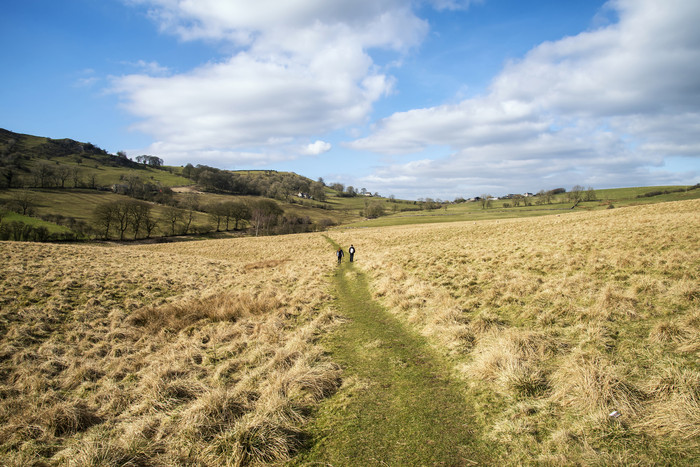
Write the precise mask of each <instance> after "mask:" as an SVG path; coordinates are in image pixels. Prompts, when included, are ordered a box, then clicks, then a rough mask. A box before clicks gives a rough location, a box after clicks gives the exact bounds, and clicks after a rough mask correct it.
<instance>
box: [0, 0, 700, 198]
mask: <svg viewBox="0 0 700 467" xmlns="http://www.w3.org/2000/svg"><path fill="white" fill-rule="evenodd" d="M699 20H700V2H688V1H684V0H664V1H660V0H612V1H609V2H604V1H599V0H589V1H588V0H587V1H575V2H563V1H543V0H540V1H528V0H517V1H515V0H482V1H469V0H414V1H410V0H356V1H353V2H348V1H346V0H288V1H285V2H282V3H280V2H277V1H274V0H258V1H256V2H249V1H244V0H198V1H192V0H64V1H61V2H56V1H51V0H22V1H19V0H16V1H12V0H11V1H8V2H5V3H4V4H3V14H2V15H1V16H0V41H1V44H2V48H1V49H0V50H1V51H0V59H1V60H2V63H3V64H4V66H3V71H2V73H0V85H1V86H0V127H2V128H6V129H8V130H11V131H15V132H19V133H28V134H35V135H40V136H49V137H52V138H64V137H67V138H72V139H76V140H80V141H90V142H92V143H94V144H97V145H98V146H101V147H103V148H105V149H107V150H109V151H111V152H116V151H119V150H125V151H127V153H128V154H130V155H131V156H136V155H140V154H151V155H157V156H159V157H162V158H163V159H164V160H165V162H166V163H167V164H171V165H183V164H185V163H188V162H191V163H193V164H198V163H201V164H208V165H213V166H216V167H221V168H230V169H248V168H265V169H277V170H291V171H295V172H297V173H299V174H302V175H305V176H308V177H310V178H313V179H316V178H318V177H323V178H324V180H326V181H327V182H336V181H337V182H341V183H344V184H346V185H353V186H355V187H357V188H360V187H364V188H366V189H368V190H370V191H372V192H379V193H380V194H383V195H389V194H393V195H395V196H397V197H399V198H409V199H416V198H422V197H423V198H425V197H431V198H440V199H448V200H449V199H454V198H455V197H458V196H465V197H469V196H476V195H480V194H485V193H489V194H494V195H500V194H505V193H514V192H524V191H532V192H534V191H538V190H540V189H550V188H556V187H565V188H570V187H571V186H573V185H583V186H593V187H594V188H609V187H622V186H639V185H645V186H652V185H669V184H692V183H697V182H699V181H700V163H699V159H700V158H699V157H698V156H700V136H699V135H700V131H699V130H700V80H698V78H697V77H698V76H700V32H698V28H697V27H696V24H697V23H698V22H699Z"/></svg>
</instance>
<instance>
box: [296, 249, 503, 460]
mask: <svg viewBox="0 0 700 467" xmlns="http://www.w3.org/2000/svg"><path fill="white" fill-rule="evenodd" d="M329 241H330V240H329ZM334 285H335V293H336V297H337V307H338V309H339V312H340V314H341V315H343V316H344V317H345V318H346V319H347V322H345V323H343V324H342V325H341V326H340V328H339V329H338V330H337V331H336V332H334V333H332V335H329V336H327V337H326V338H325V339H324V342H323V344H324V346H325V348H326V349H327V350H328V352H329V353H330V354H331V357H332V358H333V360H334V361H336V362H337V363H339V364H340V365H341V366H342V368H343V379H344V381H345V383H344V385H343V387H342V388H341V389H340V391H339V392H338V393H337V394H335V395H334V396H333V397H331V398H330V399H329V400H328V401H327V402H326V403H324V404H323V405H322V407H321V409H320V410H319V413H318V414H317V416H316V421H315V423H314V425H313V427H312V440H311V442H310V449H309V450H308V451H307V452H305V453H302V454H301V455H300V456H299V458H298V459H297V461H296V462H297V463H299V464H303V465H309V464H318V465H333V466H340V465H476V464H483V463H489V461H488V459H489V458H490V459H493V457H491V456H490V455H489V454H490V451H491V449H490V448H489V447H488V446H487V445H486V444H485V443H484V442H483V441H481V440H479V439H477V438H476V435H475V434H474V433H475V432H478V431H479V430H476V429H475V425H474V424H475V423H476V421H475V417H474V415H473V409H472V408H471V407H470V404H468V403H467V400H466V397H467V393H466V390H465V388H463V386H462V385H461V384H460V383H459V382H458V381H456V380H455V379H453V378H451V375H450V371H449V365H448V364H447V362H446V361H444V360H443V359H442V358H441V357H440V356H438V355H437V354H436V353H435V352H433V351H432V350H431V348H430V347H429V346H428V344H427V342H426V341H425V339H424V338H422V337H421V336H420V335H418V334H417V333H415V332H413V331H411V330H410V329H408V328H407V326H406V325H404V324H403V323H402V322H401V321H399V320H398V319H397V318H396V317H394V316H393V315H391V314H390V313H389V312H387V311H386V310H385V309H384V308H382V307H381V306H380V305H379V304H378V303H376V302H374V301H373V300H372V297H371V295H370V293H369V290H368V286H367V285H368V284H367V279H366V278H365V276H364V275H363V274H362V273H360V272H359V271H358V270H357V269H356V268H355V267H354V265H352V264H350V263H348V262H347V261H346V262H344V264H343V265H342V266H339V267H338V269H337V271H336V274H335V277H334Z"/></svg>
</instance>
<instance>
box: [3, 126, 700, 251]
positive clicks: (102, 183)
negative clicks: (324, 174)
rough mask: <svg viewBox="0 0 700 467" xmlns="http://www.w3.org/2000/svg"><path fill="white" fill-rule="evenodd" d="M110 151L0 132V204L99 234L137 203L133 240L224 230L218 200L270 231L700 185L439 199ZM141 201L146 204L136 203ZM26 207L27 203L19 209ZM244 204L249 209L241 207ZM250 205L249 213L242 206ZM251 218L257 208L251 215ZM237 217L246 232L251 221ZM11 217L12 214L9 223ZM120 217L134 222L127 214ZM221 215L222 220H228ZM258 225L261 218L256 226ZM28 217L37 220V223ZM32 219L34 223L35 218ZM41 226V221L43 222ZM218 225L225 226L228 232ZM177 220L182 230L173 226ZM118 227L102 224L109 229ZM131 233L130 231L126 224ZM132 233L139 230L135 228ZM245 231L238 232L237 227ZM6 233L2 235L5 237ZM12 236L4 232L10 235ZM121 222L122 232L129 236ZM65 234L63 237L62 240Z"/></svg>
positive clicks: (550, 204) (678, 193)
mask: <svg viewBox="0 0 700 467" xmlns="http://www.w3.org/2000/svg"><path fill="white" fill-rule="evenodd" d="M135 159H136V160H131V159H129V158H128V157H127V156H126V154H124V153H119V154H117V155H114V154H109V153H108V152H107V151H105V150H104V149H101V148H99V147H98V146H96V145H94V144H92V143H82V142H78V141H74V140H71V139H51V138H46V137H39V136H32V135H25V134H20V133H14V132H11V131H8V130H3V129H0V209H4V211H14V212H16V213H19V214H22V215H24V216H25V217H27V216H33V218H35V219H36V218H41V219H43V222H48V223H49V224H50V225H52V227H51V228H50V229H49V230H50V231H51V232H65V231H66V229H68V231H73V232H75V233H76V238H82V239H89V238H96V237H98V236H99V235H98V234H97V233H96V232H99V231H100V229H98V228H97V227H96V226H95V223H96V220H95V213H96V210H98V208H104V207H105V206H107V205H110V206H114V207H119V206H121V207H122V208H123V209H124V210H128V209H131V210H132V211H133V210H134V209H135V208H136V207H137V206H140V209H141V210H145V211H144V212H146V211H148V215H149V216H150V217H152V218H153V221H154V222H156V223H158V224H160V225H159V226H157V228H156V229H155V230H153V231H150V230H149V232H148V233H146V234H142V233H141V232H139V228H140V227H139V225H138V224H136V228H135V231H134V232H131V233H130V235H129V238H139V237H143V236H146V237H151V236H156V237H159V236H166V235H168V233H169V234H170V235H176V234H177V233H180V234H188V235H190V236H192V235H202V234H207V233H208V234H210V235H222V234H221V233H220V232H219V231H220V230H231V229H232V227H231V221H230V219H231V218H229V217H227V216H228V215H225V216H224V217H225V218H227V219H228V220H229V221H228V222H225V221H222V219H223V218H222V217H221V215H220V213H219V214H217V212H220V211H221V209H223V208H222V206H226V207H227V209H229V210H230V209H235V208H236V206H240V205H246V206H249V207H253V208H255V206H257V207H258V210H259V209H260V207H261V206H263V204H260V203H261V202H263V201H264V200H268V201H269V203H268V204H267V205H265V206H266V208H265V209H268V210H269V209H272V210H273V211H274V213H272V214H270V215H273V216H275V220H274V222H273V223H272V224H270V222H268V221H265V222H266V229H265V233H292V232H305V231H310V230H322V229H325V228H328V227H330V226H343V227H368V226H389V225H405V224H424V223H444V222H455V221H464V220H474V221H478V220H488V219H507V218H517V217H535V216H545V215H552V214H557V215H561V214H566V213H570V212H573V211H581V210H600V209H610V208H617V207H624V206H630V205H636V204H648V203H658V202H666V201H678V200H686V199H694V198H699V197H700V190H698V189H697V188H698V186H697V185H696V186H673V187H638V188H617V189H604V190H590V191H585V192H584V191H583V190H582V191H581V192H580V193H578V194H576V193H575V192H574V193H572V192H566V191H564V190H563V189H561V190H560V191H557V192H556V193H555V194H551V193H550V194H545V193H543V192H541V193H539V194H538V195H536V196H530V197H523V196H515V197H514V198H513V197H512V198H508V199H491V200H489V201H488V202H484V201H483V200H476V201H474V200H472V201H465V200H459V201H461V202H457V201H458V200H455V202H446V201H445V202H443V201H440V200H437V201H435V200H432V199H431V198H426V199H425V200H420V201H407V200H397V199H393V197H392V198H391V199H389V198H383V197H380V196H371V195H370V194H369V193H365V190H364V189H363V190H362V192H357V191H355V190H354V189H352V188H351V187H348V188H347V189H346V188H345V187H344V186H343V185H340V184H331V185H326V184H325V183H323V182H322V181H321V180H319V181H313V180H311V179H309V178H307V177H304V176H301V175H298V174H295V173H292V172H278V171H275V170H238V171H233V170H222V169H218V168H215V167H208V166H204V165H197V166H193V165H192V164H187V165H186V166H184V167H171V166H165V165H163V163H162V160H161V159H159V158H158V157H156V156H149V155H141V156H137V157H135ZM134 200H140V201H141V202H145V203H147V205H143V204H141V205H138V203H136V202H135V201H134ZM22 205H24V207H21V206H22ZM244 211H245V209H244ZM246 212H247V211H246ZM246 215H251V216H252V213H251V212H247V214H246ZM242 219H243V220H240V221H239V222H234V223H233V225H234V226H236V225H237V226H238V228H239V229H241V230H243V229H245V228H246V227H249V226H252V225H253V224H254V223H255V222H253V221H252V219H245V218H242ZM6 222H7V221H6ZM119 222H122V223H123V222H129V219H127V218H122V219H121V221H119ZM222 222H224V223H223V224H222ZM260 222H262V218H260V216H258V221H257V224H260ZM29 224H32V223H31V222H30V223H29ZM33 225H37V224H36V223H33ZM42 225H43V224H42ZM222 225H224V226H225V225H228V229H227V228H225V227H223V228H222ZM176 227H177V228H176ZM111 228H113V225H112V226H109V225H107V226H105V229H106V232H107V234H108V236H109V231H110V229H111ZM127 230H128V229H127ZM132 230H134V228H133V227H132ZM241 230H238V231H237V232H235V234H236V235H240V234H241ZM256 232H259V229H256ZM1 236H2V235H0V237H1ZM5 236H7V235H5ZM125 236H126V231H125V230H124V229H123V228H120V233H119V238H126V237H125ZM62 238H63V237H62Z"/></svg>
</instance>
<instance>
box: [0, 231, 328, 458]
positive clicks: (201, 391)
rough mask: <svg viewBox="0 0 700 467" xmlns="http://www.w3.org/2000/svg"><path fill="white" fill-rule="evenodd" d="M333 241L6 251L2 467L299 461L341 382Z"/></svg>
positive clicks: (0, 380) (10, 246) (0, 372)
mask: <svg viewBox="0 0 700 467" xmlns="http://www.w3.org/2000/svg"><path fill="white" fill-rule="evenodd" d="M327 245H328V244H327V242H325V240H324V239H323V238H321V237H318V236H303V237H301V236H289V237H285V238H266V239H264V240H258V239H242V240H224V241H211V242H199V243H190V244H169V245H156V246H140V247H102V246H69V245H41V244H24V243H0V256H1V257H2V263H3V265H4V267H3V270H2V272H0V287H1V289H2V295H1V296H0V306H1V307H2V311H1V312H0V336H1V337H0V395H1V396H0V457H2V459H3V462H2V463H3V465H31V464H41V463H50V464H61V465H63V464H68V465H81V466H83V465H95V466H97V465H100V466H103V465H115V466H116V465H182V464H188V465H243V464H260V463H269V462H281V461H284V460H286V459H288V458H289V457H290V456H292V455H293V454H294V452H295V450H296V449H298V447H299V446H300V443H301V442H302V441H303V439H304V430H305V425H306V423H307V419H308V416H309V413H310V411H311V409H312V408H313V407H314V406H315V405H316V404H317V403H318V402H319V401H320V400H321V399H323V398H324V397H327V396H328V395H329V394H331V393H333V392H334V391H335V389H336V388H337V387H338V385H339V384H340V378H339V376H340V373H339V369H338V367H337V366H336V365H334V364H333V363H332V362H330V361H328V359H327V358H326V357H325V356H324V355H323V353H322V352H321V350H320V349H319V348H318V347H317V345H316V340H317V339H318V336H319V334H320V333H322V332H325V331H326V330H328V329H329V328H330V327H331V326H333V325H334V322H335V318H334V316H333V314H332V313H331V311H330V308H329V307H328V302H329V300H328V299H329V296H328V295H327V293H326V289H327V283H326V279H325V276H326V275H327V272H328V270H330V268H332V267H333V260H332V255H330V254H327V253H328V246H327ZM324 256H326V257H327V258H328V260H327V261H319V259H320V258H323V257H324Z"/></svg>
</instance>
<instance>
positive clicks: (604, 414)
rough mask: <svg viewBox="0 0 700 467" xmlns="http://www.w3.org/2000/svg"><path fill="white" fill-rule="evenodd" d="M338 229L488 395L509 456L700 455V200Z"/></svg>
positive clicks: (606, 459) (389, 302)
mask: <svg viewBox="0 0 700 467" xmlns="http://www.w3.org/2000/svg"><path fill="white" fill-rule="evenodd" d="M333 238H334V240H336V241H337V242H339V243H341V244H343V245H348V244H350V243H354V245H355V247H356V248H357V250H358V253H357V255H358V263H357V266H358V267H361V268H362V270H364V271H366V272H367V274H369V275H370V276H371V277H372V278H373V280H372V282H373V290H374V296H375V297H376V298H377V299H379V300H381V301H382V302H383V303H384V304H385V306H387V307H388V308H389V309H390V310H392V311H393V312H394V313H396V315H397V316H399V317H401V319H403V320H405V321H407V322H410V323H412V324H413V325H414V326H415V328H416V329H417V330H418V331H420V332H421V333H423V334H424V335H426V336H429V338H430V339H431V341H432V342H433V343H434V345H435V346H436V348H438V349H440V350H441V351H443V352H445V353H446V354H448V355H450V356H451V358H452V359H453V361H454V365H455V368H456V371H457V373H458V374H459V376H460V377H461V378H463V379H464V380H465V381H467V382H468V383H469V384H470V385H471V386H472V387H473V389H474V391H476V392H477V393H479V394H480V396H479V397H477V398H476V402H475V403H476V405H477V407H478V408H479V413H480V416H481V417H482V421H483V423H485V424H486V426H487V428H486V429H485V431H484V436H485V437H486V438H488V439H491V440H493V441H495V442H497V443H499V444H500V445H501V446H503V448H504V450H505V452H504V454H503V458H502V459H501V460H502V461H503V462H505V463H509V464H518V463H530V462H537V463H545V464H577V463H583V464H600V465H602V464H629V463H641V464H654V463H659V462H661V463H666V462H668V463H671V464H692V463H693V462H697V461H698V460H699V459H700V365H699V362H700V360H698V353H699V352H700V338H699V337H698V336H700V281H699V278H700V277H699V275H700V274H699V273H698V271H700V250H698V245H700V201H697V200H691V201H681V202H675V203H664V204H656V205H652V206H638V207H630V208H626V209H614V210H605V211H597V212H585V213H573V214H571V215H567V216H548V217H541V218H537V219H513V220H499V221H485V222H476V223H474V222H469V223H453V224H440V225H425V226H405V227H393V228H388V227H387V228H380V229H362V230H346V231H339V232H334V234H333ZM615 410H616V411H619V412H620V413H621V414H622V416H620V417H619V418H616V419H615V418H611V417H610V416H609V414H610V413H612V412H613V411H615Z"/></svg>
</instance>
